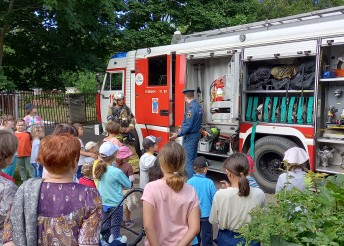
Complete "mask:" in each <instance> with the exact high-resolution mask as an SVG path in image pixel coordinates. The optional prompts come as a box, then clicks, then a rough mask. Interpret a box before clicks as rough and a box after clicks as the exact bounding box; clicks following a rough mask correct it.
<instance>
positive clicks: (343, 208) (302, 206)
mask: <svg viewBox="0 0 344 246" xmlns="http://www.w3.org/2000/svg"><path fill="white" fill-rule="evenodd" d="M307 175H308V181H309V180H312V182H311V183H312V184H313V185H314V177H315V174H314V173H311V172H310V173H309V174H307ZM322 181H323V183H322V185H321V186H320V187H316V192H313V191H311V190H307V191H306V192H304V193H302V192H301V191H299V190H297V189H293V190H289V191H282V192H280V193H278V195H277V203H271V204H269V205H267V206H266V207H264V208H256V209H255V210H253V211H252V214H251V216H252V221H251V223H249V224H248V225H246V226H244V227H242V228H241V229H240V233H241V234H242V235H243V237H245V238H246V239H247V240H248V241H250V240H253V239H256V240H259V241H261V242H262V243H264V244H266V245H295V244H296V245H300V244H302V245H338V246H339V245H344V231H343V228H344V175H338V176H331V177H328V178H326V179H323V180H322ZM315 182H316V183H317V180H315Z"/></svg>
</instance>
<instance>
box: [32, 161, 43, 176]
mask: <svg viewBox="0 0 344 246" xmlns="http://www.w3.org/2000/svg"><path fill="white" fill-rule="evenodd" d="M31 165H32V166H33V168H34V169H35V178H42V174H43V166H42V165H39V164H37V163H31ZM38 165H39V167H38V169H37V166H38Z"/></svg>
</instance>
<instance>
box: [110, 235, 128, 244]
mask: <svg viewBox="0 0 344 246" xmlns="http://www.w3.org/2000/svg"><path fill="white" fill-rule="evenodd" d="M114 240H115V239H114V238H113V235H110V237H109V243H112V241H114ZM116 240H118V241H120V242H121V243H126V242H127V241H128V238H127V237H126V236H125V235H123V236H121V237H118V238H116Z"/></svg>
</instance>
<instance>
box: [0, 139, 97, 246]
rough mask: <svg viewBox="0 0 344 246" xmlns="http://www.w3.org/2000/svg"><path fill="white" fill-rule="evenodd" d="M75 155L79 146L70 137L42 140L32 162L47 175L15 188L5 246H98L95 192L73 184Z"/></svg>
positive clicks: (6, 228) (77, 156) (75, 167)
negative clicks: (35, 157)
mask: <svg viewBox="0 0 344 246" xmlns="http://www.w3.org/2000/svg"><path fill="white" fill-rule="evenodd" d="M79 155H80V142H79V140H78V139H77V138H76V137H74V136H73V135H71V134H69V133H66V134H61V135H51V136H47V137H45V138H44V139H42V141H41V145H40V150H39V154H38V157H37V161H38V162H39V163H41V164H42V165H43V166H44V167H45V168H46V170H47V171H48V172H49V175H48V176H47V177H46V179H44V180H43V179H30V180H28V181H26V182H25V183H23V184H22V186H20V187H19V189H18V192H17V194H16V195H15V199H14V203H13V208H12V211H11V215H10V223H8V224H6V225H5V233H4V237H3V239H4V246H9V245H30V246H35V245H71V246H72V245H75V246H76V245H88V246H89V245H94V246H96V245H98V243H99V232H100V224H101V212H102V206H101V199H100V195H99V193H98V191H97V190H96V189H94V188H90V187H86V186H84V185H81V184H78V183H75V182H73V177H74V174H75V172H76V170H77V168H78V159H79Z"/></svg>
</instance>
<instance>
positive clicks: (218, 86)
mask: <svg viewBox="0 0 344 246" xmlns="http://www.w3.org/2000/svg"><path fill="white" fill-rule="evenodd" d="M224 87H225V81H224V79H223V78H219V79H217V80H215V81H214V90H213V95H214V101H223V96H224V95H223V94H224V91H223V90H224Z"/></svg>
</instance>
